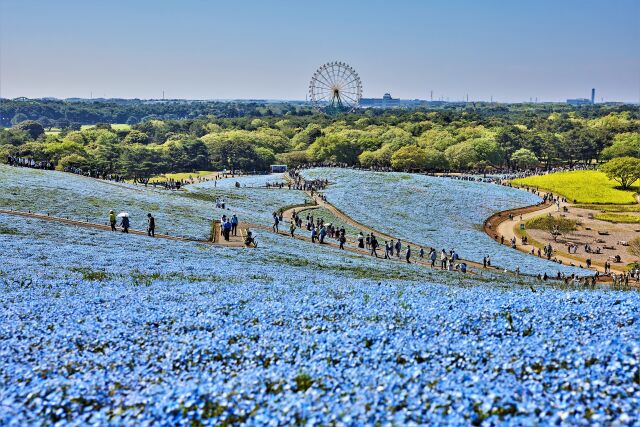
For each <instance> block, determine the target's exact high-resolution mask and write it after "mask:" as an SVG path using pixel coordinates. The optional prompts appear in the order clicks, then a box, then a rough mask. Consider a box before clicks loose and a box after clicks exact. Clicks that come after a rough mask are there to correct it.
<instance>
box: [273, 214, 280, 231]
mask: <svg viewBox="0 0 640 427" xmlns="http://www.w3.org/2000/svg"><path fill="white" fill-rule="evenodd" d="M278 224H280V218H278V214H277V213H275V212H274V213H273V231H275V232H276V233H278Z"/></svg>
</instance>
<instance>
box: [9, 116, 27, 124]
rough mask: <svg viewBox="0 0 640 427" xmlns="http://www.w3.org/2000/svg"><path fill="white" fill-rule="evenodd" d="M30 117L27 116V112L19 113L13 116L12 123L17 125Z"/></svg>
mask: <svg viewBox="0 0 640 427" xmlns="http://www.w3.org/2000/svg"><path fill="white" fill-rule="evenodd" d="M28 119H29V117H27V115H26V114H24V113H17V114H16V115H15V116H13V118H12V119H11V124H12V125H14V126H15V125H17V124H18V123H20V122H24V121H26V120H28Z"/></svg>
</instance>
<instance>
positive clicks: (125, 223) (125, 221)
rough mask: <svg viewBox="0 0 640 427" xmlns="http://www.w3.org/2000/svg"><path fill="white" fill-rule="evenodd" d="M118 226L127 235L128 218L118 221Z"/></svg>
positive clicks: (124, 217)
mask: <svg viewBox="0 0 640 427" xmlns="http://www.w3.org/2000/svg"><path fill="white" fill-rule="evenodd" d="M120 226H121V227H122V232H123V233H129V217H128V216H123V217H122V219H121V220H120Z"/></svg>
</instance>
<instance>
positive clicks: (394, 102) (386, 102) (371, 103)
mask: <svg viewBox="0 0 640 427" xmlns="http://www.w3.org/2000/svg"><path fill="white" fill-rule="evenodd" d="M360 106H361V107H364V108H366V107H378V108H389V107H398V106H400V99H398V98H392V97H391V94H389V93H385V94H384V96H383V97H382V98H361V99H360Z"/></svg>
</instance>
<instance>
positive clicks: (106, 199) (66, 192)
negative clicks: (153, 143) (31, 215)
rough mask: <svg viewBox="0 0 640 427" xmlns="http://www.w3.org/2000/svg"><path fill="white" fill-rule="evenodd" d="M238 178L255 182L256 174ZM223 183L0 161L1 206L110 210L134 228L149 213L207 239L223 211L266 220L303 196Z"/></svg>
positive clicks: (160, 226)
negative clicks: (166, 182)
mask: <svg viewBox="0 0 640 427" xmlns="http://www.w3.org/2000/svg"><path fill="white" fill-rule="evenodd" d="M238 180H239V181H240V182H244V181H245V180H246V181H247V182H254V181H255V178H253V177H246V178H239V179H238ZM226 181H227V180H225V182H226ZM234 182H235V180H234ZM227 184H228V183H227ZM223 187H224V188H214V187H213V182H208V183H203V184H198V185H194V186H189V188H188V191H176V192H172V191H167V190H156V189H153V188H152V187H148V188H147V187H144V186H138V185H133V184H124V183H114V182H108V181H100V180H96V179H92V178H86V177H83V176H79V175H73V174H68V173H62V172H53V171H45V170H36V169H27V168H15V167H9V166H6V165H2V164H0V209H14V210H24V211H27V210H30V211H32V212H38V213H45V214H46V213H49V214H51V215H53V216H63V217H69V218H71V219H79V220H89V221H91V222H98V223H102V224H104V223H106V222H107V218H108V213H109V210H110V209H114V210H115V211H116V213H118V212H121V211H126V212H128V213H130V214H131V226H132V227H133V228H144V227H145V226H146V214H147V213H148V212H151V213H153V215H154V216H155V218H156V224H157V231H158V232H159V233H169V234H171V235H177V236H183V237H192V238H196V239H204V238H207V236H208V233H209V230H210V228H211V225H210V224H211V220H212V219H214V218H216V219H217V218H220V217H221V216H222V215H224V214H226V215H231V214H234V213H235V214H237V215H238V216H239V218H240V220H241V221H248V222H252V223H255V224H263V225H270V224H271V213H272V212H273V211H275V210H277V209H278V208H280V207H282V206H287V205H293V204H300V203H304V201H305V196H304V194H303V193H302V192H299V191H273V190H267V189H265V188H234V187H233V186H230V185H224V186H223ZM218 198H219V199H222V200H224V201H225V204H226V208H227V209H226V210H222V209H218V208H216V204H215V201H216V199H218Z"/></svg>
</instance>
